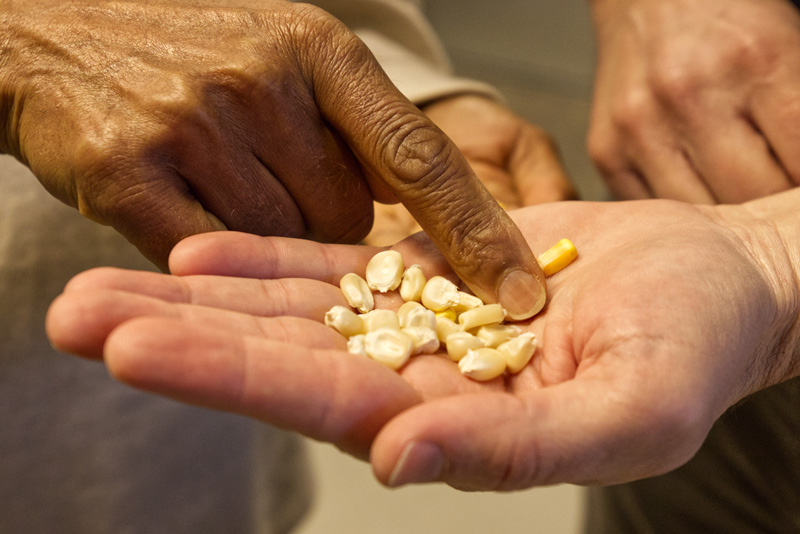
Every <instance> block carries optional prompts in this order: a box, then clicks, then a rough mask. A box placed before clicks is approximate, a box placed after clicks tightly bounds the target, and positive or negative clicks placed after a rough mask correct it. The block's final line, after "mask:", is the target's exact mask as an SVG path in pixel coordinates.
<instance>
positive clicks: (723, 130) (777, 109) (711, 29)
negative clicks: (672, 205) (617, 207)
mask: <svg viewBox="0 0 800 534" xmlns="http://www.w3.org/2000/svg"><path fill="white" fill-rule="evenodd" d="M590 5H591V7H592V11H593V15H594V23H595V30H596V36H597V50H598V65H597V71H596V83H595V92H594V99H593V109H592V120H591V127H590V132H589V148H590V152H591V154H592V157H593V159H594V160H595V162H596V163H597V165H598V167H599V168H600V170H601V171H602V173H603V175H604V177H605V178H606V180H607V182H608V185H609V187H610V188H611V190H612V191H613V192H614V193H616V194H617V195H618V196H619V197H620V198H626V199H637V198H650V197H658V198H671V199H676V200H683V201H688V202H695V203H706V204H711V203H718V202H722V203H736V202H744V201H747V200H751V199H755V198H760V197H763V196H766V195H770V194H773V193H776V192H779V191H784V190H787V189H789V188H792V187H795V186H796V185H797V184H798V183H800V151H799V150H798V149H797V147H798V145H800V12H798V10H797V8H796V7H794V6H793V5H792V4H790V3H789V2H787V1H786V0H704V1H702V2H697V1H693V0H591V2H590Z"/></svg>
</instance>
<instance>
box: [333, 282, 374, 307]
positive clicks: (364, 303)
mask: <svg viewBox="0 0 800 534" xmlns="http://www.w3.org/2000/svg"><path fill="white" fill-rule="evenodd" d="M339 287H340V288H341V290H342V294H343V295H344V298H345V299H346V300H347V303H348V304H349V305H350V306H352V307H353V308H356V309H357V310H358V311H360V312H361V313H366V312H368V311H370V310H371V309H372V308H374V307H375V299H374V298H373V297H372V291H370V290H369V286H368V285H367V282H366V281H365V280H364V279H363V278H361V277H360V276H358V275H357V274H356V273H348V274H346V275H344V276H343V277H342V278H341V280H339Z"/></svg>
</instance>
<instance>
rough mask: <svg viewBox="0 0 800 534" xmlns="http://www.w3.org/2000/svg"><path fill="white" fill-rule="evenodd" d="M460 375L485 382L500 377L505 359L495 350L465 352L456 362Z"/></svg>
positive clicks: (504, 368)
mask: <svg viewBox="0 0 800 534" xmlns="http://www.w3.org/2000/svg"><path fill="white" fill-rule="evenodd" d="M458 369H459V370H460V371H461V374H463V375H465V376H468V377H470V378H472V379H473V380H478V381H481V382H485V381H486V380H491V379H493V378H497V377H498V376H500V375H502V374H503V373H504V372H505V370H506V359H505V358H504V357H503V355H502V354H500V352H498V351H497V349H489V348H482V349H475V350H469V351H467V354H466V356H464V357H463V358H461V360H459V362H458Z"/></svg>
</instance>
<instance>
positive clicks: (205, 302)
mask: <svg viewBox="0 0 800 534" xmlns="http://www.w3.org/2000/svg"><path fill="white" fill-rule="evenodd" d="M94 289H113V290H119V291H125V292H128V293H132V294H141V295H147V296H150V297H154V298H158V299H161V300H164V301H167V302H174V303H185V304H196V305H200V306H210V307H214V308H221V309H229V310H233V311H238V312H242V313H249V314H252V315H257V316H262V317H271V316H278V315H290V316H294V317H305V318H308V319H313V320H316V321H322V319H323V317H324V315H325V312H326V311H328V310H329V309H330V308H331V307H332V306H335V305H343V306H344V305H347V302H346V301H345V299H344V297H343V295H342V293H341V291H340V290H339V288H338V286H333V285H330V284H326V283H324V282H319V281H317V280H306V279H300V278H287V279H279V280H260V279H253V278H235V277H220V276H205V275H195V276H169V275H161V274H158V273H149V272H143V271H129V270H124V269H113V268H106V267H103V268H98V269H93V270H90V271H86V272H84V273H81V274H79V275H77V276H75V277H74V278H73V279H72V280H70V282H69V283H68V284H67V286H66V288H65V290H64V291H65V293H82V292H84V291H86V290H94Z"/></svg>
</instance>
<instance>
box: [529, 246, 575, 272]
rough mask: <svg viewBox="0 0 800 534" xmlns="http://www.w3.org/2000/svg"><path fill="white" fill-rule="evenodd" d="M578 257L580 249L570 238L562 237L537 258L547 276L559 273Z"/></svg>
mask: <svg viewBox="0 0 800 534" xmlns="http://www.w3.org/2000/svg"><path fill="white" fill-rule="evenodd" d="M577 257H578V249H576V248H575V245H573V244H572V241H570V240H569V239H562V240H561V241H559V242H558V243H556V244H555V245H553V246H552V247H550V248H549V249H547V250H545V251H544V252H542V253H541V254H539V256H537V257H536V260H537V261H538V262H539V265H541V266H542V271H543V272H544V275H545V276H550V275H552V274H555V273H557V272H558V271H560V270H561V269H563V268H564V267H566V266H567V265H569V264H570V263H572V261H573V260H574V259H575V258H577Z"/></svg>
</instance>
